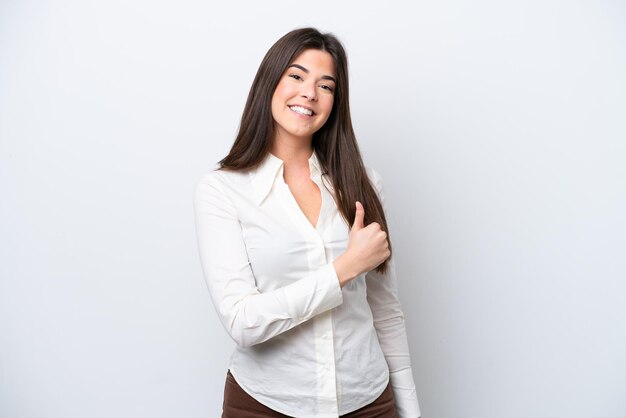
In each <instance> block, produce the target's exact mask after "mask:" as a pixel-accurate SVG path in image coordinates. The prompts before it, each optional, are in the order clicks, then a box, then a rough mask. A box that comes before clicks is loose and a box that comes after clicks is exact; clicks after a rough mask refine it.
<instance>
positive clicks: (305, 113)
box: [289, 106, 313, 116]
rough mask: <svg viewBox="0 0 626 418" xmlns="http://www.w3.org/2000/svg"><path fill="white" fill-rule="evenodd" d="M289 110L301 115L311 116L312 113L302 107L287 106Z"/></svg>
mask: <svg viewBox="0 0 626 418" xmlns="http://www.w3.org/2000/svg"><path fill="white" fill-rule="evenodd" d="M289 108H290V109H291V110H293V111H295V112H298V113H301V114H303V115H307V116H312V115H313V112H312V111H310V110H309V109H305V108H303V107H302V106H289Z"/></svg>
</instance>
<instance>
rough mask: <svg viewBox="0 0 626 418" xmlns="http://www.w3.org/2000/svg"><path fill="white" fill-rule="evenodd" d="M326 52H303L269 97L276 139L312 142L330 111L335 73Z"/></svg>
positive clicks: (331, 60) (332, 63) (309, 50)
mask: <svg viewBox="0 0 626 418" xmlns="http://www.w3.org/2000/svg"><path fill="white" fill-rule="evenodd" d="M334 68H335V66H334V62H333V57H332V56H331V55H330V54H329V53H328V52H326V51H320V50H317V49H307V50H304V51H303V52H302V53H301V54H300V55H298V56H297V57H296V59H295V60H294V61H293V62H292V63H291V64H290V65H289V67H288V68H287V70H285V72H284V73H283V75H282V76H281V78H280V80H279V82H278V85H277V86H276V90H274V95H273V96H272V116H273V118H274V126H275V132H276V138H280V139H281V140H288V141H292V140H297V141H302V140H303V139H304V140H308V141H311V140H312V138H313V134H314V133H315V132H316V131H317V130H319V129H320V128H321V127H322V126H324V123H326V121H327V120H328V117H329V116H330V113H331V111H332V109H333V101H334V91H335V71H334Z"/></svg>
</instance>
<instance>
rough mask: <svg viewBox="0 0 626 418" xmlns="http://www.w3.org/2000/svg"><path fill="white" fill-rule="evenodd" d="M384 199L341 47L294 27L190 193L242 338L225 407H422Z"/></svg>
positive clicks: (235, 331)
mask: <svg viewBox="0 0 626 418" xmlns="http://www.w3.org/2000/svg"><path fill="white" fill-rule="evenodd" d="M383 205H384V203H383V196H382V192H381V178H380V175H379V174H378V173H377V172H376V171H375V170H373V169H371V168H366V167H365V166H364V165H363V162H362V159H361V155H360V153H359V149H358V146H357V142H356V139H355V135H354V131H353V129H352V123H351V119H350V107H349V103H348V69H347V59H346V54H345V51H344V49H343V47H342V45H341V43H340V42H339V41H338V40H337V38H336V37H334V36H333V35H332V34H322V33H320V32H319V31H317V30H316V29H313V28H303V29H297V30H294V31H291V32H289V33H287V34H286V35H284V36H283V37H282V38H281V39H279V40H278V41H277V42H276V43H275V44H274V45H273V46H272V47H271V48H270V50H269V51H268V52H267V54H266V56H265V58H264V59H263V61H262V63H261V65H260V67H259V69H258V72H257V74H256V77H255V79H254V81H253V84H252V87H251V89H250V94H249V96H248V100H247V102H246V106H245V109H244V112H243V116H242V119H241V124H240V127H239V132H238V134H237V138H236V140H235V142H234V144H233V146H232V148H231V150H230V153H229V154H228V155H227V156H226V157H225V158H223V159H222V160H221V161H220V162H219V167H218V168H217V169H216V170H214V171H212V172H210V173H208V174H206V175H204V176H203V177H202V179H201V180H200V182H199V184H198V185H197V187H196V192H195V196H194V207H195V216H196V227H197V234H198V245H199V251H200V259H201V263H202V268H203V272H204V276H205V279H206V282H207V285H208V288H209V292H210V294H211V298H212V301H213V304H214V306H215V309H216V311H217V314H218V316H219V318H220V320H221V322H222V324H223V325H224V327H225V329H226V331H227V332H228V333H229V335H230V336H231V337H232V338H233V340H234V341H235V342H236V343H237V346H236V348H235V350H234V352H233V354H232V356H231V361H230V366H229V371H228V373H227V378H226V386H225V390H224V403H223V415H222V417H246V418H250V417H285V416H292V417H338V416H346V417H353V418H355V417H395V416H399V417H401V418H405V417H409V418H416V417H418V416H419V406H418V402H417V396H416V394H415V385H414V382H413V377H412V372H411V363H410V358H409V348H408V343H407V338H406V331H405V326H404V319H403V314H402V310H401V307H400V303H399V300H398V296H397V287H396V278H395V269H394V265H393V259H392V258H391V245H390V243H389V240H388V235H387V233H386V231H387V222H386V220H385V214H384V209H383Z"/></svg>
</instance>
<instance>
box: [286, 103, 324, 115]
mask: <svg viewBox="0 0 626 418" xmlns="http://www.w3.org/2000/svg"><path fill="white" fill-rule="evenodd" d="M291 106H299V107H303V108H305V109H307V110H310V111H311V112H313V114H312V115H311V116H308V115H303V114H302V113H298V112H296V111H294V110H291ZM287 108H289V110H291V111H292V112H293V113H295V114H296V115H298V116H302V117H303V118H312V117H313V116H317V113H316V112H315V111H314V110H313V109H311V108H310V107H308V106H303V105H301V104H297V103H296V104H289V105H287Z"/></svg>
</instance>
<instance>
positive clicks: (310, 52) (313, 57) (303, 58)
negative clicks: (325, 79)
mask: <svg viewBox="0 0 626 418" xmlns="http://www.w3.org/2000/svg"><path fill="white" fill-rule="evenodd" d="M291 64H299V65H301V66H303V67H305V68H306V69H307V70H309V71H310V72H312V73H323V74H324V75H330V76H334V75H335V61H334V60H333V56H332V55H330V53H328V52H327V51H321V50H319V49H305V50H304V51H302V52H301V53H300V54H299V55H298V56H296V58H295V59H294V60H293V61H292V62H291Z"/></svg>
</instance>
